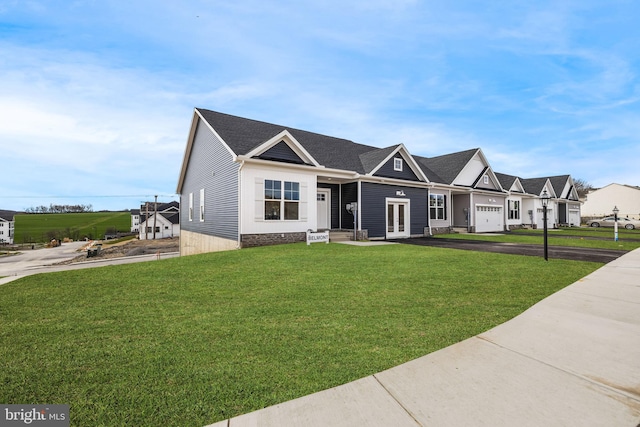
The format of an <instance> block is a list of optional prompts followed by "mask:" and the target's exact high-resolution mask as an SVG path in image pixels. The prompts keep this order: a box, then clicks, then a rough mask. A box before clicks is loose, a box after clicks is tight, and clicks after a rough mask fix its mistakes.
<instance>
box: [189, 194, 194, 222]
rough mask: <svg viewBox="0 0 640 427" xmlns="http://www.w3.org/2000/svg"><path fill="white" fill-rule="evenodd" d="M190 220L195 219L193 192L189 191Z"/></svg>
mask: <svg viewBox="0 0 640 427" xmlns="http://www.w3.org/2000/svg"><path fill="white" fill-rule="evenodd" d="M189 221H193V193H189Z"/></svg>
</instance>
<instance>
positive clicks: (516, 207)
mask: <svg viewBox="0 0 640 427" xmlns="http://www.w3.org/2000/svg"><path fill="white" fill-rule="evenodd" d="M509 219H520V201H519V200H509Z"/></svg>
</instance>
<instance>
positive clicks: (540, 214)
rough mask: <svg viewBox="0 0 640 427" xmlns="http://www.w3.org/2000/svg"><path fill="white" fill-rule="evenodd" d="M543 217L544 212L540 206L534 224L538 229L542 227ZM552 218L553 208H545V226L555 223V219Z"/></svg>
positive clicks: (548, 226) (551, 226) (550, 226)
mask: <svg viewBox="0 0 640 427" xmlns="http://www.w3.org/2000/svg"><path fill="white" fill-rule="evenodd" d="M543 217H544V212H543V211H542V208H538V218H537V221H536V224H537V226H538V228H539V229H543V228H544V221H543ZM553 218H554V216H553V209H551V208H547V228H553V224H555V221H554V220H553Z"/></svg>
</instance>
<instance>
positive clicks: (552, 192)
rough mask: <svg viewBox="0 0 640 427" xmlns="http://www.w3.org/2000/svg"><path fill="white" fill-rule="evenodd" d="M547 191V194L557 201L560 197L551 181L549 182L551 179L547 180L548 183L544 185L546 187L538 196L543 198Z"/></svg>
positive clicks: (543, 187)
mask: <svg viewBox="0 0 640 427" xmlns="http://www.w3.org/2000/svg"><path fill="white" fill-rule="evenodd" d="M545 191H546V192H547V194H548V195H549V197H550V198H552V199H556V198H557V197H558V195H557V194H556V192H555V190H554V189H553V185H552V184H551V181H549V179H547V180H546V182H545V183H544V185H543V186H542V189H541V190H540V193H539V194H538V196H539V197H542V195H543V194H544V192H545Z"/></svg>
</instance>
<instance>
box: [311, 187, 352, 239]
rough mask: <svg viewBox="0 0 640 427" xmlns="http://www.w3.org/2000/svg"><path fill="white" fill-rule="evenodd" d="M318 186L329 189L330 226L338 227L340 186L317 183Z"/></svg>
mask: <svg viewBox="0 0 640 427" xmlns="http://www.w3.org/2000/svg"><path fill="white" fill-rule="evenodd" d="M318 188H329V189H330V190H331V228H333V229H338V228H340V186H339V185H338V184H324V183H318ZM345 203H346V202H345Z"/></svg>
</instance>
